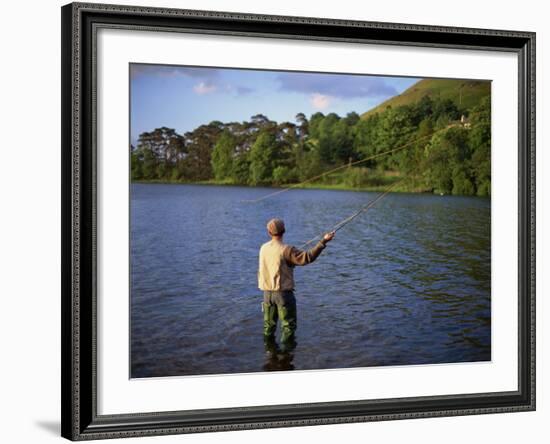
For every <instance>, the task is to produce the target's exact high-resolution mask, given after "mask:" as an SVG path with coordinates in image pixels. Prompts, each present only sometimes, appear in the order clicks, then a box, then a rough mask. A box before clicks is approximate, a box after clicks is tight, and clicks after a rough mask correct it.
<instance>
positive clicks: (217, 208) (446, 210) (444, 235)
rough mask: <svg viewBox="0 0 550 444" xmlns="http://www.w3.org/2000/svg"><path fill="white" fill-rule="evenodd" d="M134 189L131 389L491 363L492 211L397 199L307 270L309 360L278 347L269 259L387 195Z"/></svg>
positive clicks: (468, 200)
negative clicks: (273, 223)
mask: <svg viewBox="0 0 550 444" xmlns="http://www.w3.org/2000/svg"><path fill="white" fill-rule="evenodd" d="M271 191H273V190H272V189H268V188H246V187H217V186H199V185H160V184H133V185H132V186H131V208H130V210H131V211H130V212H131V230H130V231H131V237H130V264H131V265H130V281H131V298H130V316H131V319H130V323H131V327H130V328H131V332H130V333H131V356H130V362H131V377H132V378H142V377H158V376H176V375H204V374H224V373H248V372H257V371H267V370H290V369H297V370H305V369H327V368H348V367H369V366H387V365H413V364H436V363H456V362H473V361H489V360H490V359H491V347H490V345H491V287H490V278H491V250H490V248H491V243H490V241H491V240H490V234H491V230H490V215H491V203H490V199H485V198H476V197H459V196H434V195H427V194H408V193H390V194H388V195H387V196H386V197H385V198H384V199H383V200H381V201H379V202H378V203H377V204H376V205H375V207H373V208H372V209H371V210H369V211H368V212H367V213H364V214H363V215H361V216H359V217H358V218H356V219H354V220H353V222H351V223H350V224H348V225H346V226H345V227H344V228H343V229H342V230H340V231H338V233H337V234H336V237H335V239H334V240H333V241H332V242H331V243H330V244H329V245H328V246H327V248H326V249H325V250H324V251H323V253H322V254H321V256H319V258H318V259H317V261H315V262H314V263H313V264H310V265H308V266H305V267H297V268H296V269H295V280H296V293H295V294H296V300H297V307H298V329H297V347H296V349H295V350H294V351H293V352H292V353H285V352H278V351H277V350H273V348H269V347H268V348H266V347H265V346H264V343H263V338H262V313H261V300H262V294H261V292H260V290H259V289H258V288H257V278H256V273H257V264H258V250H259V247H260V245H261V244H262V243H263V242H266V241H267V240H268V237H267V234H266V230H265V224H266V222H267V221H268V220H269V219H270V218H272V217H280V218H283V219H284V220H285V223H286V229H287V232H286V234H285V243H288V244H292V245H296V246H299V245H301V244H302V243H303V242H304V241H306V240H308V239H310V238H312V237H314V236H315V235H317V234H320V233H322V232H323V231H326V230H328V229H329V228H330V227H332V226H333V225H335V224H336V223H337V222H339V221H340V220H342V219H344V218H346V217H348V216H349V215H351V214H353V213H354V212H355V211H356V210H357V209H359V208H360V207H361V206H363V205H365V203H367V202H368V201H370V200H372V199H373V198H375V197H376V196H377V195H378V193H369V192H353V191H332V190H331V191H327V190H291V191H289V192H287V193H282V194H280V195H278V196H275V197H273V198H271V199H266V200H264V201H261V202H258V203H254V204H251V203H245V202H242V201H243V200H246V199H255V198H258V197H260V196H263V195H265V194H266V193H269V192H271Z"/></svg>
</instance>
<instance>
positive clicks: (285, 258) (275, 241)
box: [258, 219, 334, 350]
mask: <svg viewBox="0 0 550 444" xmlns="http://www.w3.org/2000/svg"><path fill="white" fill-rule="evenodd" d="M267 232H268V233H269V235H270V236H271V240H270V241H268V242H266V243H265V244H263V245H262V246H261V248H260V258H259V259H260V260H259V269H258V287H259V288H260V290H263V292H264V300H263V303H262V310H263V312H264V341H266V342H270V341H271V342H272V341H274V337H275V329H276V328H277V320H280V321H281V346H282V347H284V348H285V349H287V350H289V349H292V348H294V347H295V345H296V342H295V338H294V335H295V331H296V299H295V298H294V267H295V266H296V265H307V264H310V263H312V262H313V261H314V260H315V259H316V258H317V257H318V256H319V255H320V254H321V252H322V251H323V249H324V248H325V247H326V244H327V243H328V242H330V241H331V240H332V239H333V238H334V231H331V232H330V233H326V234H325V235H324V236H323V237H322V239H321V240H320V241H319V242H318V243H317V245H315V246H314V247H313V248H312V249H311V250H308V251H302V250H299V249H298V248H296V247H293V246H291V245H286V244H284V243H283V235H284V233H285V224H284V222H283V221H282V220H281V219H271V220H270V221H269V222H268V223H267Z"/></svg>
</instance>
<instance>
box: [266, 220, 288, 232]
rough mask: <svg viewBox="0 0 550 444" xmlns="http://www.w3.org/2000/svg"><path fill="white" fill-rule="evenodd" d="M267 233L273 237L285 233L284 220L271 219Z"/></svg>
mask: <svg viewBox="0 0 550 444" xmlns="http://www.w3.org/2000/svg"><path fill="white" fill-rule="evenodd" d="M267 231H268V232H269V234H271V235H272V236H280V235H281V234H283V233H284V232H285V223H284V222H283V220H282V219H271V220H270V221H269V222H268V223H267Z"/></svg>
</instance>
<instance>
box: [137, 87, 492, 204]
mask: <svg viewBox="0 0 550 444" xmlns="http://www.w3.org/2000/svg"><path fill="white" fill-rule="evenodd" d="M490 110H491V106H490V97H489V96H486V97H484V98H482V99H481V100H480V102H479V104H478V105H477V106H475V107H473V108H471V109H460V108H459V107H458V106H457V105H456V104H455V103H454V102H453V101H451V100H448V99H446V100H443V99H438V98H431V97H429V96H424V97H423V98H422V99H421V100H419V101H418V102H416V103H414V104H409V105H403V106H398V107H394V108H392V107H388V108H386V109H385V110H384V111H383V112H379V113H376V114H373V115H371V116H369V117H367V118H366V119H362V118H360V116H359V115H358V114H357V113H355V112H350V113H348V114H347V115H346V116H345V117H340V116H339V115H337V114H335V113H329V114H327V115H324V114H323V113H321V112H317V113H314V114H313V115H311V116H310V117H309V119H308V118H307V117H306V116H305V115H304V114H303V113H299V114H297V115H296V120H295V122H282V123H277V122H275V121H273V120H270V119H269V118H268V117H267V116H265V115H263V114H257V115H255V116H252V117H251V118H250V120H249V121H244V122H229V123H223V122H220V121H212V122H210V123H208V124H205V125H201V126H199V127H198V128H196V129H194V130H193V131H189V132H186V133H185V134H183V135H181V134H178V133H177V132H176V131H175V130H174V129H172V128H166V127H162V128H157V129H155V130H153V131H151V132H144V133H142V134H140V136H139V139H138V142H137V145H136V146H135V147H134V146H131V175H132V180H134V181H163V182H202V181H213V182H217V183H224V184H240V185H252V186H256V185H268V186H280V185H286V184H291V183H297V182H301V181H303V180H306V179H309V178H311V177H314V176H316V175H318V174H320V173H322V172H324V171H327V170H329V169H331V168H334V167H335V166H340V165H345V164H350V163H353V162H355V161H357V160H361V159H365V158H367V157H372V156H376V155H377V154H380V153H384V152H386V151H390V150H392V149H395V148H396V147H400V146H403V145H406V144H408V146H407V147H406V148H404V149H402V150H397V151H395V152H393V153H391V154H388V155H381V156H379V157H375V158H374V159H372V160H369V161H367V162H364V163H361V167H353V166H350V168H346V169H344V170H343V171H342V172H341V173H339V174H338V175H335V176H334V177H332V179H331V180H332V183H335V181H336V182H340V183H342V184H344V185H345V186H347V187H351V188H353V187H357V188H360V187H369V186H372V185H373V184H375V183H376V181H377V180H381V178H384V177H397V176H405V175H406V176H408V177H411V178H414V181H413V182H414V184H415V188H416V189H420V190H423V191H432V192H437V193H445V194H462V195H480V196H488V195H490V193H491V159H490V154H491V123H490V122H491V115H490Z"/></svg>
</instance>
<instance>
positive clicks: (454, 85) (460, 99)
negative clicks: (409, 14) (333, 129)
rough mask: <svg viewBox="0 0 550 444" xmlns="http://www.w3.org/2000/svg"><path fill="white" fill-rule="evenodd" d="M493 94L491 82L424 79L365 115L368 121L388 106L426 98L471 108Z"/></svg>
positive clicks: (408, 103) (363, 116)
mask: <svg viewBox="0 0 550 444" xmlns="http://www.w3.org/2000/svg"><path fill="white" fill-rule="evenodd" d="M490 93H491V82H489V81H477V80H454V79H424V80H420V81H419V82H418V83H415V84H414V85H413V86H411V87H410V88H408V89H406V90H405V91H403V92H402V93H401V94H399V95H397V96H394V97H392V98H391V99H388V100H386V101H385V102H382V103H381V104H380V105H378V106H376V107H374V108H372V109H371V110H369V111H367V112H366V113H364V114H363V115H362V116H361V118H363V119H366V118H367V117H369V116H370V115H372V114H375V113H378V112H382V111H384V110H385V109H386V108H387V107H388V106H391V107H397V106H401V105H410V104H412V103H416V102H418V101H419V100H420V99H421V98H422V97H424V96H431V97H432V98H438V97H439V98H441V99H451V100H452V101H453V102H454V103H455V104H456V105H457V106H458V107H459V108H460V109H463V108H471V107H473V106H475V105H477V104H478V103H479V101H480V100H481V99H482V98H483V97H485V96H487V95H489V94H490Z"/></svg>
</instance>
